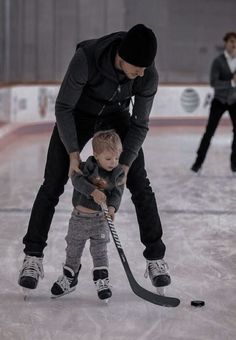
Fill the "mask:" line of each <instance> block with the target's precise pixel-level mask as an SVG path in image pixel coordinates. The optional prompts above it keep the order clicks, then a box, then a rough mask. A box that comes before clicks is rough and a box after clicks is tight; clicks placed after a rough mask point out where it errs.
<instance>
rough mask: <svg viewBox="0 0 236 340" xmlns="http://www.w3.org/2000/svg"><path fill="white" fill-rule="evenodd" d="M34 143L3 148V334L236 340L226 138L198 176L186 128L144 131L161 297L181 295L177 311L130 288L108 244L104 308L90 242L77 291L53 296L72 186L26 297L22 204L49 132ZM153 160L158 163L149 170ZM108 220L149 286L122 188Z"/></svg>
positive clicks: (36, 179) (26, 204) (38, 174)
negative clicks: (158, 230) (158, 223)
mask: <svg viewBox="0 0 236 340" xmlns="http://www.w3.org/2000/svg"><path fill="white" fill-rule="evenodd" d="M186 141H187V142H186ZM41 143H42V141H40V144H38V143H37V141H36V142H35V143H31V144H30V145H28V146H26V147H25V148H15V152H16V153H15V154H14V153H13V154H12V156H11V155H8V157H7V158H5V161H4V164H3V165H2V166H1V169H0V181H1V192H0V203H1V204H0V205H1V209H2V210H1V211H0V226H1V239H0V256H1V258H2V259H3V261H2V262H1V267H0V271H1V280H0V294H1V296H0V298H1V304H0V311H1V313H0V326H1V327H0V338H1V340H2V339H3V340H5V339H7V340H8V339H14V340H15V339H17V340H18V339H19V340H21V339H22V340H28V339H33V338H34V339H36V340H41V339H46V340H48V339H60V338H66V339H69V340H70V339H73V340H74V339H80V340H81V339H82V340H87V339H89V340H90V339H94V340H97V339H103V340H110V339H112V340H113V339H118V340H123V339H124V340H127V339H128V340H133V339H138V340H145V339H150V338H154V339H163V337H165V338H166V339H168V340H172V339H181V340H206V339H214V340H222V339H230V340H231V339H234V338H236V330H235V320H236V302H235V299H234V298H233V297H234V296H236V288H235V287H236V277H235V273H236V268H235V263H236V253H235V243H236V238H235V237H236V233H235V214H234V213H233V212H234V211H235V203H234V202H235V201H234V200H233V198H234V197H235V183H233V182H232V178H229V176H230V171H229V169H228V166H227V164H228V163H227V161H228V158H227V153H228V145H226V143H225V145H224V143H223V142H222V145H221V146H220V150H219V152H218V153H217V154H216V153H215V152H214V148H213V149H212V155H210V154H209V158H208V160H207V163H206V165H205V166H204V169H203V170H204V172H203V173H202V175H201V176H199V177H196V176H194V174H192V173H191V172H190V170H189V168H190V166H191V163H192V161H193V153H194V150H195V148H196V145H197V143H198V138H197V136H193V135H186V134H184V133H183V134H182V135H181V136H180V135H178V136H175V135H173V134H172V135H168V136H166V137H165V135H160V136H151V137H150V138H148V139H147V141H146V142H145V148H146V150H147V152H146V164H147V168H148V170H150V171H149V174H150V175H151V176H149V177H151V181H152V185H153V188H154V190H155V191H156V194H157V202H158V207H159V212H160V215H161V220H162V224H163V229H164V241H165V243H166V245H167V253H166V259H167V261H168V264H169V267H170V272H171V275H172V285H171V286H170V287H167V288H166V294H167V295H172V296H178V297H180V299H181V305H180V306H179V307H178V308H175V309H169V308H167V309H166V308H163V307H158V306H155V305H152V304H150V303H148V302H145V301H143V300H141V299H139V298H138V297H136V296H135V295H134V294H133V293H132V291H131V290H130V287H129V284H128V282H127V279H126V277H125V274H124V271H123V268H122V265H121V263H120V259H119V258H118V255H117V253H116V249H115V247H114V245H113V244H112V242H111V243H110V244H109V254H110V276H111V283H112V286H113V288H112V291H113V296H112V298H111V300H110V301H109V304H108V305H104V304H101V302H100V301H98V299H97V296H96V290H95V289H94V286H93V282H92V276H91V269H92V263H91V260H90V254H89V248H88V247H87V248H86V249H85V253H84V255H85V257H84V259H83V264H84V266H83V270H82V271H81V273H80V278H79V283H78V287H77V289H76V290H75V291H74V292H73V293H71V294H68V295H67V296H63V297H62V298H60V299H57V300H56V301H55V300H53V301H52V299H51V297H50V288H51V285H52V283H53V282H54V281H55V278H57V276H58V274H59V273H60V271H61V270H62V263H63V261H64V256H65V252H64V249H65V240H64V237H65V234H66V230H67V226H68V219H69V217H70V207H71V186H70V184H68V186H67V187H66V191H65V194H63V196H62V198H61V201H60V203H59V205H58V207H57V210H58V214H57V213H56V214H55V218H54V220H53V225H52V229H51V231H50V235H49V242H48V247H47V250H46V251H45V266H44V269H45V278H44V280H42V281H40V283H39V286H38V288H37V290H36V291H35V292H34V294H33V296H32V297H30V298H29V299H28V300H27V301H26V302H25V301H24V300H23V294H22V291H21V288H20V287H19V286H18V285H17V278H18V273H19V269H20V267H21V264H22V260H23V254H22V244H21V240H22V236H23V234H24V231H25V228H26V226H27V222H28V218H29V213H28V211H29V210H30V208H31V205H32V201H33V199H34V196H35V194H36V191H37V189H38V186H39V185H40V183H41V180H42V173H43V165H44V159H45V153H44V152H45V150H46V148H47V144H48V139H46V138H45V141H44V142H43V145H42V144H41ZM183 145H184V147H183ZM42 150H43V151H42ZM167 151H168V152H167ZM19 155H20V157H18V156H19ZM164 156H165V157H164ZM171 156H172V159H171ZM85 157H86V156H84V158H85ZM157 159H158V165H157V166H156V167H154V166H153V164H157ZM153 160H154V163H153ZM27 161H28V165H27V169H26V168H25V164H26V163H27ZM31 163H32V164H31ZM29 164H30V165H29ZM24 169H25V170H24ZM19 174H20V176H19ZM228 175H229V176H228ZM214 176H215V177H214ZM29 178H30V179H31V180H30V181H29ZM4 209H6V210H5V211H4ZM7 209H22V210H21V211H17V210H13V211H12V212H10V211H7ZM24 209H26V211H25V212H24V211H23V210H24ZM202 212H203V213H202ZM217 212H218V213H217ZM225 212H228V213H225ZM115 224H116V226H117V230H118V233H119V236H120V238H121V242H122V245H123V247H124V250H125V253H126V255H127V260H128V261H129V264H130V267H131V270H132V272H133V274H134V277H135V278H137V281H138V282H139V284H140V285H142V286H143V287H145V288H146V289H150V290H152V291H153V292H155V288H154V287H152V286H151V284H150V282H149V280H148V279H147V280H146V279H145V278H144V277H143V274H144V271H145V262H144V260H143V256H142V250H143V248H142V246H141V244H140V241H139V232H138V228H137V221H136V217H135V213H134V209H133V206H132V204H131V202H130V196H129V193H128V191H127V190H125V194H124V198H123V201H122V205H121V208H120V212H119V214H118V215H117V217H116V220H115ZM191 300H205V301H206V306H205V307H203V308H202V309H197V308H194V307H191V306H190V301H191ZM190 334H191V335H192V338H191V339H190V338H189V335H190Z"/></svg>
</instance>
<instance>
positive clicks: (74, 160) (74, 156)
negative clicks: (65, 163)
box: [68, 151, 81, 177]
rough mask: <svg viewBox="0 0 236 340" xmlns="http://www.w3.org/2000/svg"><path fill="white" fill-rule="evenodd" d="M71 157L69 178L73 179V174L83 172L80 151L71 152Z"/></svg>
mask: <svg viewBox="0 0 236 340" xmlns="http://www.w3.org/2000/svg"><path fill="white" fill-rule="evenodd" d="M69 157H70V167H69V173H68V176H69V177H71V176H72V174H73V172H77V173H79V172H81V170H80V168H79V165H80V162H81V159H80V154H79V152H78V151H75V152H71V153H70V154H69Z"/></svg>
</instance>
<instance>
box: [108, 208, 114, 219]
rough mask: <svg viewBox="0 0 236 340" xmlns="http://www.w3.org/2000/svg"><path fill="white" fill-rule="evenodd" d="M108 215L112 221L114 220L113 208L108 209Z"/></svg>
mask: <svg viewBox="0 0 236 340" xmlns="http://www.w3.org/2000/svg"><path fill="white" fill-rule="evenodd" d="M108 213H109V215H110V216H111V219H112V221H114V219H115V208H114V207H112V206H111V207H108Z"/></svg>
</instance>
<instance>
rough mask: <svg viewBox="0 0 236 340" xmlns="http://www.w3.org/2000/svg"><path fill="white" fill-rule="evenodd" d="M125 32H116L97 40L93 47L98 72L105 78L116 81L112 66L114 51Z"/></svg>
mask: <svg viewBox="0 0 236 340" xmlns="http://www.w3.org/2000/svg"><path fill="white" fill-rule="evenodd" d="M125 34H126V32H116V33H112V34H109V35H106V36H104V37H102V38H100V39H98V40H97V42H96V46H95V61H96V66H97V68H98V69H99V71H100V72H101V73H102V74H104V76H105V77H107V78H110V79H112V80H115V81H117V74H116V71H115V66H114V60H113V59H114V55H113V53H114V50H115V49H116V48H118V46H119V45H120V43H121V41H122V39H123V38H124V36H125Z"/></svg>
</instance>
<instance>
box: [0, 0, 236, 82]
mask: <svg viewBox="0 0 236 340" xmlns="http://www.w3.org/2000/svg"><path fill="white" fill-rule="evenodd" d="M235 13H236V1H235V0H198V1H195V0H145V1H137V0H47V1H45V0H0V82H31V81H32V82H45V81H61V79H62V77H63V75H64V73H65V70H66V68H67V65H68V63H69V60H70V59H71V57H72V55H73V52H74V49H75V45H76V43H77V42H78V41H80V40H83V39H87V38H93V37H99V36H102V35H103V34H106V33H109V32H112V31H118V30H123V29H128V28H130V27H131V26H132V25H134V24H136V23H139V22H143V23H145V24H147V25H148V26H150V27H152V28H153V30H154V31H155V33H156V34H157V36H158V43H159V49H158V55H157V60H156V61H157V66H158V69H159V73H160V81H161V83H173V82H174V83H175V82H176V83H184V82H197V83H198V82H200V83H207V82H208V77H209V75H208V74H209V68H210V64H211V62H212V59H213V58H214V57H215V56H216V55H217V54H218V53H219V51H220V50H221V49H222V36H223V35H224V33H225V32H226V31H229V30H236V22H235Z"/></svg>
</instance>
